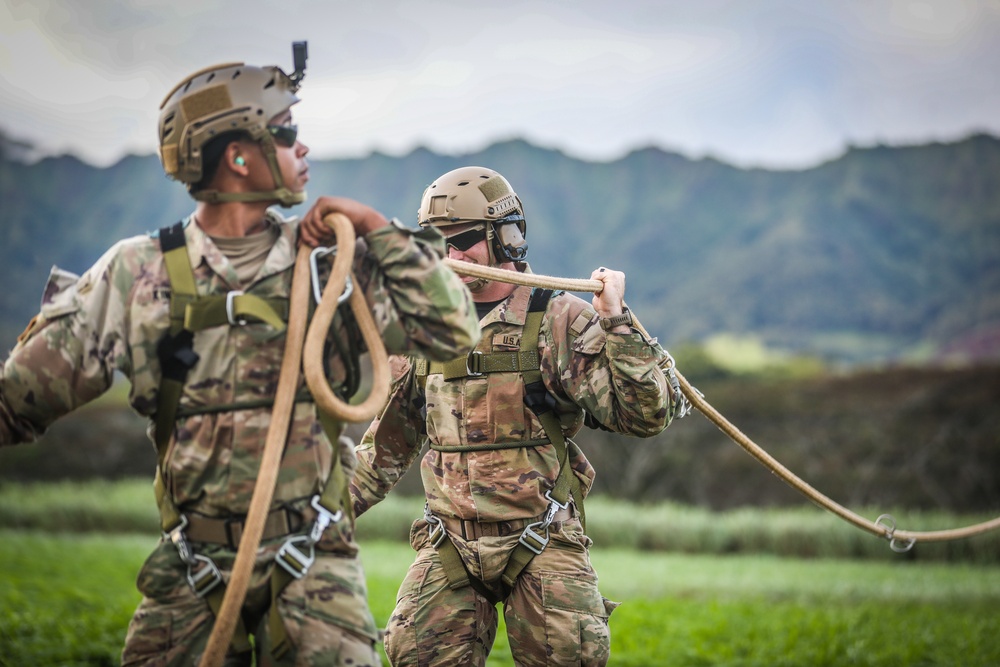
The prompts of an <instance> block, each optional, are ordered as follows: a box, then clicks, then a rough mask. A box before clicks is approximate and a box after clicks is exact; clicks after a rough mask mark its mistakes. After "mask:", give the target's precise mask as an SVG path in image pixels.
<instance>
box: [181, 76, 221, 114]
mask: <svg viewBox="0 0 1000 667" xmlns="http://www.w3.org/2000/svg"><path fill="white" fill-rule="evenodd" d="M232 108H233V100H232V98H230V96H229V88H228V87H227V86H226V84H224V83H220V84H218V85H217V86H209V87H208V88H205V89H204V90H199V91H198V92H195V93H191V94H190V95H188V96H187V97H185V98H184V99H182V100H181V111H182V112H183V113H184V119H185V120H186V121H187V122H190V121H192V120H198V119H201V118H205V117H206V116H211V115H212V114H216V113H219V112H220V111H228V110H230V109H232Z"/></svg>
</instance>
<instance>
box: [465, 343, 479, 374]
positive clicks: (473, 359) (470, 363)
mask: <svg viewBox="0 0 1000 667" xmlns="http://www.w3.org/2000/svg"><path fill="white" fill-rule="evenodd" d="M465 370H466V372H467V373H468V374H469V377H479V376H480V375H482V374H483V353H482V352H480V351H479V350H473V351H472V352H469V356H468V357H466V358H465Z"/></svg>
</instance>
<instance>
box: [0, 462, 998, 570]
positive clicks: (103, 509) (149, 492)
mask: <svg viewBox="0 0 1000 667" xmlns="http://www.w3.org/2000/svg"><path fill="white" fill-rule="evenodd" d="M422 507H423V498H419V497H406V496H399V495H395V494H390V495H389V497H388V498H386V500H385V501H384V502H382V503H380V504H379V505H377V506H376V507H375V508H374V509H373V510H372V511H371V512H369V513H368V514H366V515H365V516H362V517H361V518H360V519H359V520H358V535H359V537H360V538H361V539H365V540H400V541H405V540H406V539H407V536H408V535H409V530H410V524H411V522H412V521H413V519H415V518H417V517H419V516H420V515H421V508H422ZM586 508H587V532H588V534H589V535H590V536H591V537H592V538H593V539H594V543H595V544H596V545H598V546H600V547H611V548H627V549H638V550H642V551H667V552H682V553H701V554H719V555H725V554H734V553H744V554H770V555H776V556H794V557H805V558H850V559H873V560H881V561H887V562H900V561H906V560H920V561H924V560H930V561H955V562H967V563H981V564H1000V530H994V531H992V532H989V533H985V534H983V535H979V536H977V537H973V538H969V539H963V540H955V541H951V542H937V543H934V542H929V543H921V544H918V545H917V546H916V548H914V549H913V550H912V551H911V552H909V553H907V554H905V555H900V554H896V553H893V552H892V551H891V550H890V549H889V545H888V543H887V542H886V541H885V540H883V539H879V538H877V537H875V536H873V535H871V534H869V533H867V532H865V531H862V530H859V529H858V528H855V527H854V526H852V525H849V524H847V523H845V522H844V521H842V520H841V519H839V518H838V517H835V516H834V515H832V514H830V513H829V512H825V511H823V510H821V509H819V508H818V507H815V506H812V505H807V506H802V507H797V508H784V509H760V508H753V507H750V508H743V509H738V510H730V511H726V512H712V511H710V510H707V509H703V508H698V507H690V506H684V505H678V504H674V503H657V504H654V505H636V504H634V503H627V502H624V501H616V500H612V499H609V498H607V497H595V498H588V499H587V505H586ZM852 509H855V510H856V511H857V512H858V513H859V514H861V515H862V516H866V517H868V518H869V519H875V518H876V517H877V516H878V515H879V514H881V513H882V512H884V511H886V510H885V509H878V510H876V509H867V510H866V509H864V508H852ZM893 516H894V517H895V518H896V520H897V525H898V526H899V528H900V529H906V530H920V531H924V530H938V529H944V528H956V527H960V526H968V525H972V524H975V523H978V522H981V521H985V520H987V519H992V518H993V516H992V515H962V516H956V515H951V514H947V513H944V512H913V511H904V510H900V511H894V512H893ZM0 528H13V529H33V530H44V531H49V532H91V531H102V532H111V533H146V534H150V535H155V534H156V533H157V531H158V529H159V519H158V517H157V512H156V504H155V502H154V500H153V489H152V482H151V481H150V480H148V479H142V480H135V479H132V480H124V481H116V482H110V481H102V480H95V481H89V482H60V483H30V484H23V483H12V482H4V483H0Z"/></svg>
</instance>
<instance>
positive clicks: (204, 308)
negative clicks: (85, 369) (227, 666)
mask: <svg viewBox="0 0 1000 667" xmlns="http://www.w3.org/2000/svg"><path fill="white" fill-rule="evenodd" d="M159 237H160V250H161V252H162V253H163V258H164V265H165V267H166V270H167V278H168V280H169V281H170V330H169V332H168V333H167V334H166V335H165V336H164V337H163V339H162V340H161V341H160V342H159V344H158V346H157V355H158V357H159V359H160V366H161V380H160V388H159V394H158V396H157V410H156V415H155V417H154V422H155V431H154V442H155V444H156V450H157V466H156V478H155V480H154V483H153V488H154V492H155V494H156V504H157V506H158V508H159V510H160V523H161V528H162V530H163V535H164V538H165V539H167V540H168V541H170V542H172V543H173V544H174V546H175V547H176V548H177V552H178V554H179V556H180V558H181V560H182V561H183V562H184V563H185V565H186V566H187V578H188V583H189V584H190V585H191V588H192V589H193V590H194V592H195V594H196V595H198V597H202V598H204V599H205V601H206V603H207V604H208V606H209V607H210V608H211V609H212V612H213V613H214V614H218V612H219V609H220V608H221V606H222V601H223V598H224V596H225V587H226V585H225V580H224V579H223V577H222V573H221V572H220V571H219V568H218V567H217V566H216V564H215V562H214V561H212V559H211V558H208V557H207V556H204V555H202V554H197V553H195V552H194V551H193V550H192V549H191V547H190V544H189V543H188V539H189V538H191V539H197V538H198V537H201V538H202V539H206V538H207V541H214V540H212V539H211V537H212V536H213V535H214V531H213V528H212V527H208V528H207V529H206V524H205V523H204V522H200V524H199V525H196V526H195V525H192V524H191V522H190V520H189V519H188V517H186V516H184V515H182V514H181V513H180V510H179V509H178V508H177V506H176V504H175V503H174V501H173V498H172V497H171V495H170V493H169V492H168V490H167V487H166V483H165V481H164V466H165V463H166V455H167V449H168V445H169V443H170V437H171V435H172V434H173V430H174V426H175V423H176V420H177V416H178V414H179V413H180V414H183V415H184V416H188V415H193V414H202V413H212V412H223V411H227V410H234V409H242V408H247V407H265V406H266V405H267V404H270V403H273V401H265V402H263V403H261V402H256V401H254V402H248V403H239V404H232V405H228V406H218V405H213V406H205V407H204V408H201V409H199V408H197V407H195V408H187V409H184V410H183V411H180V410H179V406H180V398H181V394H182V392H183V389H184V383H185V381H186V379H187V375H188V372H189V371H190V370H191V368H193V367H194V365H195V364H196V363H198V359H199V357H198V354H197V353H196V352H195V351H194V346H193V342H194V333H195V332H196V331H201V330H202V329H207V328H209V327H214V326H223V325H229V326H242V325H244V324H247V322H248V318H253V319H255V320H258V321H261V322H264V323H267V324H269V325H271V326H272V327H274V328H275V329H277V330H279V331H281V330H284V329H285V328H286V324H285V323H286V321H287V319H288V300H287V299H264V298H261V297H258V296H255V295H253V294H245V293H243V292H239V291H233V292H229V293H228V294H225V295H211V296H199V295H198V289H197V283H196V282H195V277H194V270H193V269H192V267H191V259H190V256H189V255H188V251H187V241H186V238H185V236H184V227H183V224H182V223H180V222H178V223H176V224H174V225H172V226H170V227H164V228H163V229H161V230H160V232H159ZM305 400H312V397H311V396H308V395H302V394H300V395H299V396H297V397H296V402H299V401H305ZM320 417H321V420H320V421H321V422H322V425H323V430H324V432H325V433H326V435H327V438H328V439H329V440H330V443H331V444H332V445H333V447H334V456H333V463H332V467H331V470H330V475H329V477H328V478H327V480H326V483H325V484H324V485H323V488H322V490H321V491H320V493H318V494H317V495H315V496H314V497H313V498H312V500H311V501H310V506H311V507H312V509H313V510H315V512H316V520H315V522H314V524H313V526H312V529H311V530H310V532H309V533H307V534H304V535H292V536H291V537H289V538H288V539H287V540H286V541H285V543H284V544H283V545H282V547H281V548H280V549H279V551H278V553H277V555H276V557H275V563H276V566H275V567H273V568H272V572H271V578H270V587H271V606H270V610H269V618H268V627H269V632H270V635H271V639H272V651H271V652H272V655H274V656H275V657H280V656H281V655H283V654H284V653H286V652H287V651H288V650H289V648H290V647H291V644H290V641H289V640H288V637H287V634H286V632H285V627H284V624H283V623H282V621H281V618H280V616H279V615H278V613H277V602H276V600H277V598H278V596H279V595H280V593H281V591H282V590H283V589H284V588H285V586H287V585H288V583H289V582H291V581H292V580H294V579H297V578H301V577H303V576H305V574H306V572H307V571H308V570H309V567H310V566H311V565H312V563H313V561H314V560H315V547H316V544H317V543H318V542H319V541H320V539H322V536H323V533H324V532H325V530H326V529H327V528H328V527H329V526H331V525H333V524H335V523H337V522H338V521H340V520H341V518H342V517H344V516H345V515H346V516H347V517H348V519H349V520H351V521H353V516H352V514H353V513H352V511H351V509H352V508H351V502H350V488H349V486H348V483H347V481H348V480H347V476H346V473H345V472H344V467H343V465H342V464H341V461H340V451H339V445H338V442H339V437H340V432H341V430H342V425H341V424H339V423H338V422H336V421H334V420H330V419H328V418H326V416H325V415H323V414H321V415H320ZM272 514H274V512H272ZM286 521H287V519H286V518H283V517H279V516H277V515H276V518H274V519H269V523H271V522H276V523H280V524H281V525H280V526H272V528H271V532H272V533H275V532H276V531H277V532H280V531H282V530H284V528H285V527H288V528H291V525H290V524H288V523H286ZM224 523H226V527H225V530H226V536H227V540H228V541H232V540H233V536H232V534H231V528H232V526H233V524H232V523H231V522H224ZM240 528H242V524H240ZM192 529H193V532H194V535H187V534H186V533H188V532H191V531H192ZM203 529H206V530H203ZM206 531H207V533H208V534H206ZM265 532H267V531H266V530H265ZM284 534H287V531H285V533H284ZM275 536H276V535H275ZM236 542H237V544H236V546H238V538H236ZM279 566H280V567H279ZM232 645H233V647H234V648H235V650H237V651H239V652H244V651H248V650H250V648H251V644H250V641H249V636H248V633H247V631H246V627H245V626H244V624H243V621H242V618H241V619H240V620H239V621H238V623H237V628H236V630H235V632H234V633H233V642H232Z"/></svg>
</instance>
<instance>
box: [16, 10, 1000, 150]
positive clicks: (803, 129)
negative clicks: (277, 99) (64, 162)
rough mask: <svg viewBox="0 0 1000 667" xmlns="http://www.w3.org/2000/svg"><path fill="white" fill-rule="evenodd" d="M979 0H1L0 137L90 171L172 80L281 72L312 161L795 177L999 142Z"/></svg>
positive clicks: (999, 93)
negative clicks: (879, 154) (886, 149)
mask: <svg viewBox="0 0 1000 667" xmlns="http://www.w3.org/2000/svg"><path fill="white" fill-rule="evenodd" d="M998 26H1000V5H998V4H997V3H996V2H992V1H990V0H983V1H980V2H967V1H962V0H885V1H880V2H875V3H873V2H866V1H864V0H817V1H815V2H809V3H802V2H792V1H791V0H762V1H760V2H754V3H745V2H737V1H735V0H727V1H724V0H706V1H705V2H698V3H694V2H687V1H682V0H638V1H634V2H628V3H608V2H606V1H604V0H576V2H573V3H566V2H559V1H556V0H532V1H529V0H509V1H508V2H505V3H504V4H503V6H502V7H499V6H487V5H482V4H473V3H458V2H453V1H450V0H426V1H423V2H408V1H406V0H369V1H367V2H364V3H343V2H326V1H323V0H298V1H286V2H278V1H277V0H243V2H241V3H240V4H239V5H238V6H237V5H234V4H233V3H229V2H222V1H221V0H198V1H197V2H194V1H191V0H175V2H173V3H171V4H169V5H168V4H165V3H149V2H145V1H142V0H131V1H127V2H126V1H123V0H117V1H113V2H103V3H79V2H75V1H74V0H30V1H25V0H4V2H3V3H2V4H0V88H2V98H0V127H2V128H3V129H4V130H5V131H7V132H8V133H10V134H11V135H12V136H15V137H19V138H25V139H28V140H30V141H32V142H34V143H35V144H36V145H37V146H38V147H39V148H40V149H41V151H42V152H45V153H51V152H60V151H71V152H74V153H77V154H79V155H80V156H82V157H84V158H85V159H87V160H89V161H91V162H94V163H97V164H107V163H110V162H112V161H114V160H116V159H118V158H119V157H120V156H121V155H122V153H123V152H126V151H131V152H142V153H149V152H152V151H154V150H155V127H156V118H157V107H158V105H159V103H160V101H161V99H162V97H163V95H164V94H165V93H166V92H167V91H168V90H169V89H170V88H171V87H172V86H173V85H174V84H175V83H176V82H177V81H178V80H180V79H181V78H183V77H184V76H186V75H187V74H188V73H190V72H192V71H194V70H197V69H200V68H202V67H204V66H206V65H209V64H213V63H218V62H225V61H232V60H245V61H246V62H250V63H253V64H259V65H266V64H279V65H282V66H285V67H290V65H291V49H290V43H291V42H292V41H295V40H301V39H307V40H308V41H309V50H310V60H309V68H308V74H307V77H306V80H305V83H304V86H303V89H302V99H303V101H302V103H301V104H300V105H298V107H297V108H296V110H295V113H296V117H297V119H298V121H299V122H300V124H301V125H302V127H303V137H304V139H305V140H306V141H307V142H309V143H310V145H311V147H312V149H313V155H314V156H319V157H333V156H338V155H360V154H364V153H367V152H369V151H371V150H373V149H378V150H382V151H385V152H390V153H400V152H405V151H408V150H411V149H412V148H413V147H415V146H417V145H420V144H424V145H428V146H430V147H432V148H436V149H437V150H443V151H449V152H456V151H464V150H472V149H476V148H479V147H482V146H484V145H486V144H488V143H489V142H491V141H493V140H496V139H499V138H508V137H511V136H522V137H526V138H529V139H531V140H533V141H536V142H538V143H541V144H543V145H547V146H553V147H558V148H562V149H563V150H566V151H567V152H569V153H572V154H574V155H578V156H581V157H588V158H593V159H609V158H613V157H617V156H618V155H621V154H622V153H624V152H625V151H627V150H629V149H631V148H635V147H638V146H642V145H647V144H651V143H652V144H656V145H659V146H661V147H665V148H671V149H675V150H680V151H682V152H685V153H688V154H690V155H694V156H697V155H704V154H712V155H715V156H717V157H719V158H721V159H726V160H729V161H731V162H735V163H737V164H743V165H756V164H759V165H770V166H779V167H781V166H793V167H794V166H804V165H808V164H813V163H815V162H817V161H819V160H822V159H825V158H828V157H831V156H832V155H834V154H836V153H837V152H838V151H840V150H842V148H843V147H844V146H845V145H846V144H848V143H854V144H865V143H873V142H876V141H888V142H895V143H902V142H919V141H926V140H929V139H948V138H957V137H958V136H961V135H963V134H964V133H968V132H970V131H973V130H990V131H994V132H1000V114H998V113H997V112H998V110H1000V87H998V84H997V82H996V75H995V73H996V72H997V71H1000V67H998V65H1000V44H998V40H996V39H995V38H994V37H995V35H996V34H998V31H997V28H998Z"/></svg>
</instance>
